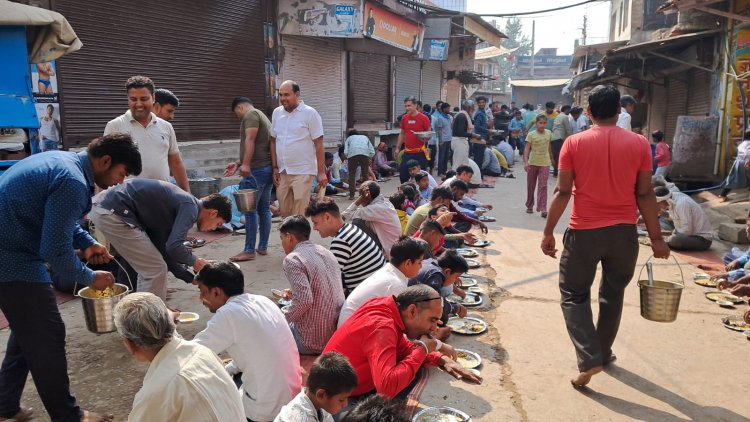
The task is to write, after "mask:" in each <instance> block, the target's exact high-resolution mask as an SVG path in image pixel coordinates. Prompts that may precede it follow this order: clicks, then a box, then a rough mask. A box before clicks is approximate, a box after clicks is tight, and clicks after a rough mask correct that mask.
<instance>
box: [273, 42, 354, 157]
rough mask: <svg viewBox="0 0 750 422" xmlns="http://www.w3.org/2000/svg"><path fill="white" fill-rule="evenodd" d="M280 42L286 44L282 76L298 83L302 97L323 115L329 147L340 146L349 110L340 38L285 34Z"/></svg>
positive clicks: (324, 129)
mask: <svg viewBox="0 0 750 422" xmlns="http://www.w3.org/2000/svg"><path fill="white" fill-rule="evenodd" d="M281 45H282V46H283V47H284V63H282V66H281V76H282V79H291V80H293V81H295V82H297V83H298V84H299V86H300V92H301V98H302V100H303V101H304V102H305V104H307V105H309V106H310V107H312V108H314V109H315V110H317V111H318V113H319V114H320V117H321V118H322V119H323V132H324V133H325V135H324V137H323V141H324V142H325V144H326V146H329V147H333V146H337V145H340V144H341V143H342V141H343V132H344V126H343V123H342V122H343V118H344V111H345V110H346V108H345V107H346V105H345V103H344V89H343V86H342V85H343V83H344V82H343V81H344V72H343V69H342V65H341V55H342V49H341V40H339V39H336V38H318V37H303V36H294V35H284V36H283V37H282V40H281Z"/></svg>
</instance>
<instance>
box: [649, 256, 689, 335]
mask: <svg viewBox="0 0 750 422" xmlns="http://www.w3.org/2000/svg"><path fill="white" fill-rule="evenodd" d="M672 258H674V257H672ZM650 260H651V258H649V261H650ZM674 260H675V263H677V268H679V269H680V276H681V278H682V283H677V282H674V281H663V280H653V278H652V277H649V279H648V280H641V279H640V278H641V275H642V274H643V268H641V272H640V274H639V275H638V279H639V280H638V289H639V290H640V293H641V316H642V317H643V318H645V319H647V320H649V321H655V322H673V321H674V320H675V319H677V312H678V310H679V309H680V298H681V297H682V291H683V290H684V289H685V276H684V274H683V273H682V267H680V264H679V263H678V262H677V259H676V258H674ZM646 264H649V262H646ZM644 267H645V265H644Z"/></svg>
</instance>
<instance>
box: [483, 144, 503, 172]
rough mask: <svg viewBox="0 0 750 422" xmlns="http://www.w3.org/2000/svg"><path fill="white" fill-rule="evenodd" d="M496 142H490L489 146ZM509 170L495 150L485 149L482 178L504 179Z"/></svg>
mask: <svg viewBox="0 0 750 422" xmlns="http://www.w3.org/2000/svg"><path fill="white" fill-rule="evenodd" d="M493 142H496V141H490V144H492V143H493ZM498 155H499V156H500V157H501V158H502V163H501V162H500V160H498V158H497V157H498ZM509 170H510V168H508V163H507V162H506V161H505V157H503V155H502V154H500V152H499V151H497V150H496V149H495V148H485V150H484V161H482V176H489V177H505V174H506V173H508V171H509Z"/></svg>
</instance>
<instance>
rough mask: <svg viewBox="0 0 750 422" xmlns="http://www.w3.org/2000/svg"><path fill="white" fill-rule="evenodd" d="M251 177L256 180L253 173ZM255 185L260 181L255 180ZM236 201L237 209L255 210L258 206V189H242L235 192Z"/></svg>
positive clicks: (242, 210) (242, 211)
mask: <svg viewBox="0 0 750 422" xmlns="http://www.w3.org/2000/svg"><path fill="white" fill-rule="evenodd" d="M250 178H251V179H253V180H255V178H254V177H252V175H251V176H250ZM255 186H258V181H257V180H256V181H255ZM233 195H234V202H235V203H236V204H237V209H238V210H239V211H240V212H241V213H243V214H244V213H246V212H252V211H255V209H256V207H257V206H258V190H257V189H240V190H238V191H235V192H234V193H233Z"/></svg>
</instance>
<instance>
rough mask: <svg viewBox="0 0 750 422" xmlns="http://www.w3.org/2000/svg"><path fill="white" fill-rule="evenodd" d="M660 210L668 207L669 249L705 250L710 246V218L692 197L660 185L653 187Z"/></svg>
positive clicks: (712, 234) (711, 231) (711, 237)
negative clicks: (672, 227)
mask: <svg viewBox="0 0 750 422" xmlns="http://www.w3.org/2000/svg"><path fill="white" fill-rule="evenodd" d="M654 193H656V202H657V204H658V206H659V209H660V210H664V209H666V208H668V209H669V216H670V217H671V218H672V222H674V232H673V233H672V236H670V237H669V239H668V240H667V244H668V245H669V247H670V249H675V250H681V251H705V250H708V249H709V248H710V247H711V243H712V241H713V237H714V233H713V227H711V220H709V219H708V216H707V215H706V213H705V212H703V209H702V208H701V206H700V205H698V204H697V203H696V202H695V201H693V198H691V197H690V196H688V195H685V194H684V193H680V192H672V191H670V190H669V188H667V187H664V186H660V187H657V188H656V189H654Z"/></svg>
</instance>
